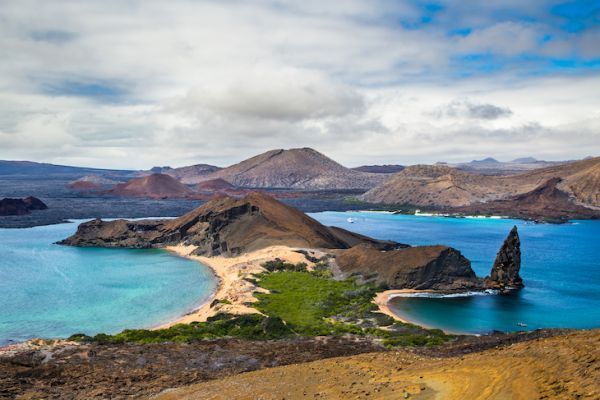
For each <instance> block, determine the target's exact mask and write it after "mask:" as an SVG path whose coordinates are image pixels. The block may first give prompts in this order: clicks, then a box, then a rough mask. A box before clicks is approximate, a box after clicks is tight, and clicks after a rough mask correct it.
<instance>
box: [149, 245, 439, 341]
mask: <svg viewBox="0 0 600 400" xmlns="http://www.w3.org/2000/svg"><path fill="white" fill-rule="evenodd" d="M195 249H196V247H195V246H185V245H177V246H168V247H166V250H168V251H170V252H172V253H175V254H177V255H178V256H180V257H185V258H188V259H190V260H194V261H197V262H200V263H202V264H204V265H206V266H208V267H209V268H210V269H211V270H212V271H213V273H214V274H215V276H216V278H217V279H218V283H217V289H216V290H215V291H214V293H213V294H212V296H211V297H210V299H208V300H207V301H206V302H205V303H204V304H202V305H201V306H200V307H199V308H197V309H196V310H194V311H192V312H190V313H187V314H185V315H183V316H181V317H179V318H177V319H175V320H173V321H170V322H167V323H165V324H161V325H159V326H157V327H156V328H155V329H164V328H169V327H171V326H173V325H176V324H189V323H191V322H203V321H206V320H207V318H209V317H211V316H213V315H215V314H217V313H219V312H224V313H231V314H251V313H258V311H257V310H256V309H255V308H252V307H248V306H247V305H246V304H247V303H253V302H255V301H256V298H255V297H254V295H253V293H254V292H256V291H264V289H262V288H260V287H257V286H256V285H254V284H252V283H251V282H249V281H247V280H245V279H244V278H251V277H252V274H256V273H260V272H263V271H264V269H263V268H262V267H261V264H263V263H265V262H267V261H270V260H274V259H276V258H280V259H282V260H284V261H286V262H289V263H293V264H296V263H301V262H303V263H306V264H307V265H308V267H309V268H310V267H311V266H312V263H311V262H310V261H308V260H307V259H306V257H305V256H304V255H303V254H301V253H298V250H300V249H298V248H293V247H287V246H271V247H267V248H264V249H261V250H256V251H253V252H249V253H244V254H242V255H240V256H237V257H224V256H217V257H204V256H196V255H193V254H192V252H193V251H194V250H195ZM302 250H307V251H310V252H311V253H313V254H314V255H315V256H316V257H317V258H318V257H320V256H322V255H324V254H325V253H323V252H321V251H319V250H314V249H310V250H309V249H302ZM408 293H431V291H427V290H414V289H400V290H398V289H396V290H386V291H384V292H381V293H378V294H377V296H375V298H374V299H373V301H374V303H375V304H376V305H377V306H378V307H379V311H380V312H381V313H383V314H386V315H388V316H390V317H392V318H394V319H395V320H396V321H400V322H404V323H409V324H417V323H415V322H413V321H410V320H408V319H405V318H402V317H400V316H398V315H397V314H395V313H394V312H393V311H392V310H391V309H390V307H389V305H388V303H389V301H390V298H391V297H392V296H394V295H398V294H408ZM216 300H219V301H218V302H216ZM417 325H421V326H423V325H422V324H417ZM423 327H424V328H433V327H427V326H423Z"/></svg>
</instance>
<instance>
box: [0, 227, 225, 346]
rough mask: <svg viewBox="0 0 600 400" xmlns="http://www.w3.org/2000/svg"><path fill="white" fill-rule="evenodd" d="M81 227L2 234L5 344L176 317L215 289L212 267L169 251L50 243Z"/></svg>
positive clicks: (0, 313) (1, 330)
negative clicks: (85, 246)
mask: <svg viewBox="0 0 600 400" xmlns="http://www.w3.org/2000/svg"><path fill="white" fill-rule="evenodd" d="M76 228H77V223H66V224H59V225H50V226H42V227H36V228H28V229H0V346H1V345H5V344H7V343H10V342H12V341H17V342H18V341H23V340H26V339H29V338H32V337H45V338H60V337H68V336H69V335H71V334H73V333H76V332H84V333H87V334H90V335H91V334H96V333H99V332H105V333H116V332H119V331H121V330H123V329H125V328H141V327H152V326H155V325H157V324H160V323H163V322H166V321H169V320H173V319H175V318H177V317H178V316H181V315H182V314H184V313H185V312H187V311H190V310H192V309H194V308H195V307H196V306H197V305H199V304H200V303H202V302H203V301H205V300H206V299H208V297H209V296H210V294H211V293H212V291H213V290H214V288H215V287H216V282H215V279H214V277H213V275H212V272H211V271H210V270H209V269H208V267H206V266H203V265H201V264H199V263H197V262H195V261H190V260H186V259H184V258H181V257H176V256H173V255H171V254H169V253H167V252H166V251H163V250H128V249H97V248H75V247H66V246H59V245H55V244H52V243H54V242H56V241H57V240H60V239H64V238H65V237H67V236H69V235H71V234H72V233H74V232H75V230H76Z"/></svg>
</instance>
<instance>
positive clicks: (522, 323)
mask: <svg viewBox="0 0 600 400" xmlns="http://www.w3.org/2000/svg"><path fill="white" fill-rule="evenodd" d="M517 325H519V326H527V324H526V323H525V322H517Z"/></svg>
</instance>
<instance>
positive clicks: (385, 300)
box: [373, 289, 480, 336]
mask: <svg viewBox="0 0 600 400" xmlns="http://www.w3.org/2000/svg"><path fill="white" fill-rule="evenodd" d="M415 293H439V292H438V291H435V290H416V289H391V290H386V291H384V292H379V293H377V295H376V296H375V298H374V299H373V302H374V303H375V304H376V305H377V306H378V307H379V312H380V313H382V314H385V315H387V316H389V317H392V318H393V319H395V320H396V321H399V322H402V323H405V324H412V325H417V326H420V327H422V328H425V329H440V330H441V331H443V332H444V333H446V334H449V335H469V336H480V335H477V334H473V333H466V332H456V331H449V330H447V329H442V328H439V327H435V326H431V325H427V324H423V323H421V322H416V321H412V320H410V319H407V318H406V317H404V316H400V315H398V314H396V313H394V312H393V311H392V310H391V308H390V306H389V302H390V300H391V299H392V298H394V297H395V296H397V295H405V294H415ZM398 297H399V296H398Z"/></svg>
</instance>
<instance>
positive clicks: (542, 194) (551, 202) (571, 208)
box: [453, 178, 600, 222]
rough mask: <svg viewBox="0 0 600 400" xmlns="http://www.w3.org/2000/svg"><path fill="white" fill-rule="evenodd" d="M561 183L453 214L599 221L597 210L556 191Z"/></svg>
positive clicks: (554, 180) (553, 181)
mask: <svg viewBox="0 0 600 400" xmlns="http://www.w3.org/2000/svg"><path fill="white" fill-rule="evenodd" d="M561 181H562V180H561V178H551V179H549V180H547V181H546V182H544V183H542V184H541V185H540V186H538V187H536V188H535V189H533V190H531V191H529V192H526V193H523V194H519V195H516V196H511V197H509V198H507V199H503V200H494V201H488V202H482V203H474V204H471V205H468V206H463V207H457V208H455V209H453V211H455V212H460V213H464V214H475V215H478V214H492V215H510V216H513V217H519V218H524V219H534V220H545V221H552V222H565V221H568V220H570V219H596V218H600V213H599V212H598V211H597V210H594V209H591V208H588V207H584V206H582V205H579V204H577V202H575V201H574V199H573V198H572V197H571V196H569V195H568V194H567V193H566V192H565V191H562V190H560V189H558V185H560V183H561Z"/></svg>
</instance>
